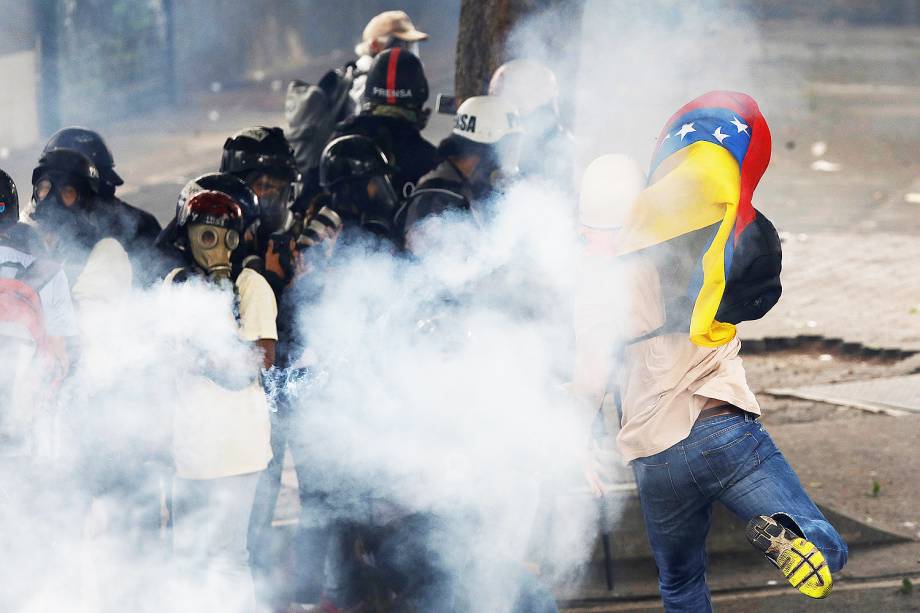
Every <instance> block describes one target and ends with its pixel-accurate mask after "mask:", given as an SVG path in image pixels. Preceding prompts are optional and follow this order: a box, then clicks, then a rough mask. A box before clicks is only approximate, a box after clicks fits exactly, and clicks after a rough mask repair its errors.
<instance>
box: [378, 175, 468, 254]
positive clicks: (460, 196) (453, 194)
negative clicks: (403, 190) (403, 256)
mask: <svg viewBox="0 0 920 613" xmlns="http://www.w3.org/2000/svg"><path fill="white" fill-rule="evenodd" d="M472 202H473V192H472V189H471V188H470V184H469V182H468V181H467V180H466V178H464V176H463V175H462V174H461V173H460V171H459V170H457V167H456V166H454V165H453V164H452V163H451V162H450V161H449V160H445V161H443V162H441V163H440V164H439V165H438V167H437V168H435V169H434V170H432V171H431V172H429V173H428V174H427V175H425V176H424V177H422V178H421V180H420V181H419V183H418V187H416V189H415V191H414V192H412V195H411V196H410V197H409V200H408V201H406V204H405V205H403V207H402V208H401V209H400V210H399V211H398V212H397V213H396V225H397V227H398V228H399V230H400V232H401V234H402V236H403V239H405V236H406V233H407V232H408V231H409V230H410V229H411V228H412V226H414V225H415V224H417V223H418V222H420V221H421V220H422V219H424V218H426V217H428V216H430V215H440V214H442V213H444V212H445V211H449V210H453V211H470V210H471V206H472Z"/></svg>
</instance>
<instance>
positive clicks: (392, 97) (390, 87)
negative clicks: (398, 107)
mask: <svg viewBox="0 0 920 613" xmlns="http://www.w3.org/2000/svg"><path fill="white" fill-rule="evenodd" d="M400 51H402V49H400V48H399V47H394V48H393V49H392V50H391V51H390V63H389V64H387V104H396V63H397V61H398V60H399V52H400Z"/></svg>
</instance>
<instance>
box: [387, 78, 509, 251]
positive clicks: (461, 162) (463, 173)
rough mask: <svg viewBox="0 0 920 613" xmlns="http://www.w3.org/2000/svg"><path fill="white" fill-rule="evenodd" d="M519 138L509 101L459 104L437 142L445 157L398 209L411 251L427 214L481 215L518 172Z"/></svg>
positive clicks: (484, 99) (488, 98) (485, 99)
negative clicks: (449, 126)
mask: <svg viewBox="0 0 920 613" xmlns="http://www.w3.org/2000/svg"><path fill="white" fill-rule="evenodd" d="M520 138H521V128H520V127H519V126H518V115H517V113H516V112H515V110H514V108H513V107H512V106H511V105H510V104H509V103H508V101H506V100H504V99H502V98H498V97H496V96H474V97H472V98H468V99H467V100H466V101H465V102H464V103H463V104H461V105H460V108H459V109H457V115H456V117H455V120H454V129H453V131H452V133H451V135H450V136H448V137H447V138H445V139H444V140H442V141H441V143H440V144H439V145H438V153H439V154H440V155H441V157H442V158H443V159H444V161H443V162H441V164H439V165H438V166H437V167H436V168H435V169H434V170H432V171H431V172H430V173H428V174H427V175H425V176H424V177H422V178H421V180H420V181H419V184H418V188H417V189H416V190H415V191H414V192H413V193H412V195H411V196H410V198H409V200H408V201H407V202H406V204H405V205H404V206H403V208H402V210H400V212H399V213H397V216H396V220H397V224H398V225H401V227H402V228H403V232H404V236H405V237H406V240H407V246H408V247H409V249H410V250H412V249H413V248H414V246H413V238H412V234H413V233H414V232H415V231H416V230H417V229H418V228H417V227H418V224H419V222H421V221H422V220H423V219H425V218H427V217H430V216H435V215H440V214H442V213H445V212H447V211H462V212H470V213H472V215H473V217H474V218H478V219H481V216H482V214H483V213H484V212H485V211H484V205H485V203H486V202H487V201H489V200H490V199H491V198H492V196H494V195H495V193H496V191H497V189H498V188H499V187H500V184H501V183H502V181H504V180H505V179H506V178H507V177H508V176H511V175H514V174H516V173H517V160H518V157H519V155H520ZM415 246H416V247H417V244H416V245H415Z"/></svg>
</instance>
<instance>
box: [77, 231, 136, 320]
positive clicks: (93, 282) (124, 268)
mask: <svg viewBox="0 0 920 613" xmlns="http://www.w3.org/2000/svg"><path fill="white" fill-rule="evenodd" d="M131 277H132V272H131V261H130V260H129V259H128V252H126V251H125V248H124V247H122V246H121V243H119V242H118V241H117V240H115V239H114V238H104V239H102V240H100V241H99V242H98V243H96V244H95V245H94V246H93V250H92V251H90V252H89V256H88V257H87V258H86V264H84V265H83V269H82V270H81V271H80V274H79V275H78V276H77V280H76V281H75V282H74V284H73V288H72V289H71V293H72V295H73V300H74V302H76V303H77V308H78V309H80V308H84V307H86V306H88V305H90V304H92V303H97V304H98V303H105V302H111V301H113V300H118V299H120V298H123V297H124V296H126V295H127V294H128V293H129V292H130V291H131Z"/></svg>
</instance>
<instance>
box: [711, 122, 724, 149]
mask: <svg viewBox="0 0 920 613" xmlns="http://www.w3.org/2000/svg"><path fill="white" fill-rule="evenodd" d="M712 135H713V136H715V137H716V139H717V140H718V141H719V144H720V145H721V144H722V141H723V140H725V139H726V138H728V134H724V133H723V132H722V126H719V127H717V128H716V131H715V132H713V133H712Z"/></svg>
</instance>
